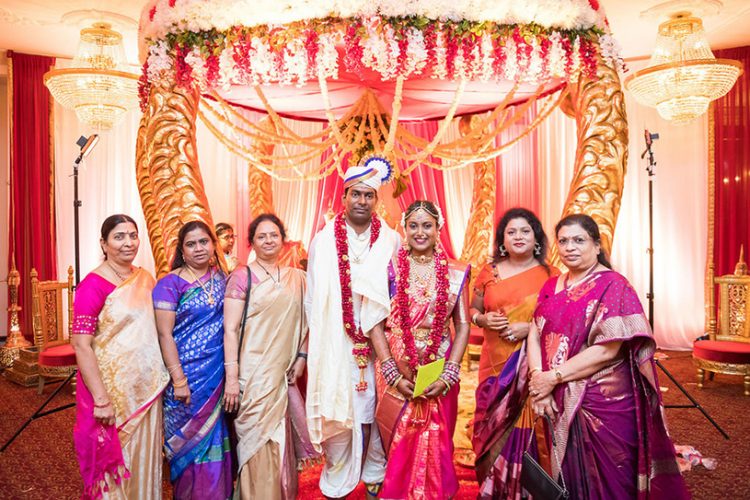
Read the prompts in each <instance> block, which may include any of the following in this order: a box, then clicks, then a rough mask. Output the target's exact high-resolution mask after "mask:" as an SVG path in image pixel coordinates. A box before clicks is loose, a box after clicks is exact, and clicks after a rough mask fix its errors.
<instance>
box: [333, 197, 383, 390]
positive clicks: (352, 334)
mask: <svg viewBox="0 0 750 500" xmlns="http://www.w3.org/2000/svg"><path fill="white" fill-rule="evenodd" d="M380 224H381V223H380V219H378V217H377V216H375V215H373V216H372V222H371V224H370V248H372V246H373V245H374V244H375V242H376V241H377V239H378V236H380ZM333 234H334V236H335V237H336V255H337V256H338V263H339V280H340V283H341V311H342V316H343V320H344V330H345V331H346V335H347V336H348V337H349V338H350V339H351V341H352V343H353V344H354V347H352V354H353V355H354V359H355V360H356V361H357V366H358V367H359V383H358V384H357V385H356V389H357V391H359V392H362V391H366V390H367V382H366V381H365V368H367V364H368V363H369V362H370V353H371V352H372V348H371V347H370V343H369V341H368V340H367V337H365V335H364V333H363V332H362V328H359V327H357V326H356V325H355V323H354V300H353V299H352V274H351V266H350V264H349V240H348V239H347V236H346V221H345V220H344V214H343V212H339V213H338V214H337V215H336V219H335V221H334V225H333Z"/></svg>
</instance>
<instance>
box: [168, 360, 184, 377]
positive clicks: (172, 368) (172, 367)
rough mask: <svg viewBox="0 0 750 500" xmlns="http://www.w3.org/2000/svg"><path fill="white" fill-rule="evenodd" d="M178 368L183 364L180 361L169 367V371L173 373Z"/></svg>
mask: <svg viewBox="0 0 750 500" xmlns="http://www.w3.org/2000/svg"><path fill="white" fill-rule="evenodd" d="M178 368H182V365H180V363H175V364H173V365H172V366H168V367H167V372H168V373H169V374H170V375H171V374H172V372H173V371H175V370H176V369H178Z"/></svg>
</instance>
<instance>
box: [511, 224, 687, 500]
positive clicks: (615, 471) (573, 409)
mask: <svg viewBox="0 0 750 500" xmlns="http://www.w3.org/2000/svg"><path fill="white" fill-rule="evenodd" d="M555 233H556V237H557V244H558V249H559V254H560V257H561V259H562V262H563V264H565V265H566V266H567V267H568V270H569V271H568V273H566V274H564V275H562V276H560V277H559V278H552V279H550V280H549V281H547V283H546V284H545V285H544V287H542V290H541V291H540V292H539V300H538V306H537V309H536V312H535V313H534V322H533V324H532V328H531V331H530V333H529V336H528V374H527V373H526V370H523V369H522V370H521V371H520V372H519V375H520V380H525V379H526V378H530V382H529V384H528V388H529V389H528V390H529V394H530V395H531V398H532V400H533V406H534V411H535V412H536V414H537V415H540V414H543V413H546V414H547V415H548V416H550V417H552V422H553V424H552V429H549V432H552V433H554V436H555V440H554V443H555V446H553V447H552V453H551V455H552V457H553V459H552V460H551V462H552V472H553V474H552V477H554V478H558V477H559V476H560V475H561V474H562V476H563V477H564V479H565V484H566V485H567V488H568V490H569V492H570V498H586V499H611V498H641V499H645V498H669V499H681V498H688V497H689V494H688V491H687V489H686V487H685V483H684V481H683V479H682V477H681V476H680V472H679V470H678V467H677V461H676V459H675V451H674V446H673V445H672V442H671V440H670V438H669V435H668V434H667V429H666V423H665V420H664V406H663V405H662V402H661V395H660V392H659V383H658V380H657V376H656V367H655V363H654V350H655V343H654V339H653V335H652V332H651V329H650V327H649V323H648V320H647V319H646V317H645V316H644V314H643V307H642V306H641V303H640V301H639V300H638V296H637V294H636V292H635V290H633V288H632V287H631V286H630V284H629V283H628V281H627V280H626V279H625V277H623V276H622V275H620V274H618V273H616V272H614V271H612V270H611V269H610V266H609V262H608V261H607V259H606V256H605V255H604V252H603V250H602V249H601V241H600V236H599V228H598V227H597V225H596V222H594V220H593V219H592V218H591V217H589V216H587V215H570V216H567V217H565V218H564V219H563V220H561V221H560V222H559V223H558V224H557V227H556V230H555Z"/></svg>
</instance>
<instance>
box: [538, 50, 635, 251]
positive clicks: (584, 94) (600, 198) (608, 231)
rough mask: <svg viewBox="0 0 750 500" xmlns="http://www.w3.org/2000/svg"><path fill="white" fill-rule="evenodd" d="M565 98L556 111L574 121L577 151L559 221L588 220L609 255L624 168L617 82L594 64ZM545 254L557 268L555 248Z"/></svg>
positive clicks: (622, 106)
mask: <svg viewBox="0 0 750 500" xmlns="http://www.w3.org/2000/svg"><path fill="white" fill-rule="evenodd" d="M565 92H567V95H566V96H565V98H564V99H563V101H562V104H561V109H562V110H563V112H565V113H566V114H567V115H568V116H570V117H572V118H574V119H575V120H576V128H577V130H578V147H577V149H576V158H575V167H574V173H573V180H572V181H571V184H570V190H569V191H568V199H567V200H566V202H565V207H564V209H563V213H562V216H561V218H562V217H565V216H567V215H570V214H577V213H584V214H588V215H590V216H591V217H593V218H594V220H595V221H596V222H597V224H598V225H599V231H600V232H601V236H602V248H604V250H605V251H606V252H607V253H608V254H609V253H610V252H611V250H612V240H613V239H614V235H615V226H616V224H617V214H618V213H619V211H620V200H621V197H622V189H623V184H624V180H625V170H626V167H627V162H628V123H627V118H626V116H625V97H624V95H623V92H622V86H621V85H620V78H619V76H618V75H617V71H615V70H614V69H612V68H610V67H608V66H607V65H605V64H604V62H603V61H602V60H601V59H599V65H598V67H597V72H596V77H595V78H589V77H586V76H584V75H581V77H580V78H579V80H578V82H575V83H571V84H569V85H568V88H567V89H566V90H565ZM553 238H554V235H553ZM550 250H551V252H550V259H551V260H552V262H553V263H554V264H555V265H560V259H559V256H558V254H557V246H556V245H551V248H550Z"/></svg>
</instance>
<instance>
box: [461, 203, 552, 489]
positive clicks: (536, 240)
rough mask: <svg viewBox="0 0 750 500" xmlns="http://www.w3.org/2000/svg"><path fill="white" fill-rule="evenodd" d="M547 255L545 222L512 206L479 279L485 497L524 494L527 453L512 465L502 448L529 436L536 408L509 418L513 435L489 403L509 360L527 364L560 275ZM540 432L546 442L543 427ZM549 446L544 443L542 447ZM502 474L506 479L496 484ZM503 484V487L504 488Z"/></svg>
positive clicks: (475, 303)
mask: <svg viewBox="0 0 750 500" xmlns="http://www.w3.org/2000/svg"><path fill="white" fill-rule="evenodd" d="M546 257H547V237H546V235H545V234H544V229H543V228H542V223H541V222H540V221H539V219H538V218H537V217H536V215H534V213H533V212H531V211H529V210H527V209H525V208H513V209H510V210H508V211H507V212H505V214H504V215H503V217H502V218H501V219H500V222H498V226H497V230H496V234H495V255H494V258H493V261H492V262H491V263H489V264H487V265H486V266H484V268H482V270H481V271H480V273H479V275H478V276H477V279H476V282H475V283H474V297H473V300H472V304H471V305H472V308H471V317H472V322H473V323H475V324H476V325H477V326H481V327H482V328H483V332H484V342H483V343H482V353H481V355H480V358H479V385H478V387H477V392H476V400H477V408H476V412H475V416H474V429H473V435H472V442H473V445H474V452H475V453H476V456H477V458H476V463H475V466H476V471H477V479H478V480H479V483H480V495H484V496H489V497H494V496H497V495H499V496H500V497H502V498H520V495H521V489H520V471H521V469H520V466H521V461H520V459H521V457H520V456H519V457H517V458H518V462H517V463H516V462H515V460H513V462H512V463H508V462H506V461H505V458H504V457H503V455H501V453H500V452H501V450H502V448H503V446H504V445H505V444H506V443H507V442H508V441H510V440H512V439H514V437H515V436H516V435H518V436H526V435H528V431H529V430H530V429H531V426H532V425H533V415H532V412H531V408H530V406H529V405H528V404H525V405H520V406H519V407H522V408H523V410H522V411H521V412H520V413H518V414H515V415H512V416H509V420H508V421H506V422H509V423H510V424H512V425H513V426H514V427H515V428H517V429H518V432H516V433H510V432H499V431H501V430H503V431H507V430H508V429H500V428H499V427H498V423H497V422H494V421H492V419H491V418H490V417H489V412H488V407H489V406H490V405H491V403H492V401H496V399H495V398H494V397H493V395H494V393H495V391H496V389H497V386H498V385H499V384H502V381H501V377H500V374H501V372H502V371H503V368H505V367H506V363H508V362H509V360H511V364H514V365H518V364H519V363H521V362H525V359H524V358H525V356H524V352H525V351H524V350H523V349H522V347H523V345H524V340H525V338H526V336H527V335H528V334H529V324H530V321H531V319H532V316H533V314H534V309H535V308H536V301H537V295H538V294H539V290H540V289H541V288H542V285H544V283H545V282H546V281H547V280H548V279H549V278H550V276H557V275H559V274H560V273H559V271H558V270H557V269H556V268H554V267H551V266H549V265H548V264H547V263H546ZM510 368H512V367H509V369H510ZM537 435H538V438H539V439H540V440H541V438H542V437H543V429H542V428H541V425H540V426H539V429H537ZM545 449H546V447H544V446H540V450H545ZM541 458H542V462H543V463H544V462H545V459H546V455H545V454H544V453H542V457H541ZM496 477H501V478H503V480H502V481H500V482H496V481H495V479H496ZM498 484H502V485H503V487H502V488H501V489H500V490H498V489H497V485H498Z"/></svg>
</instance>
